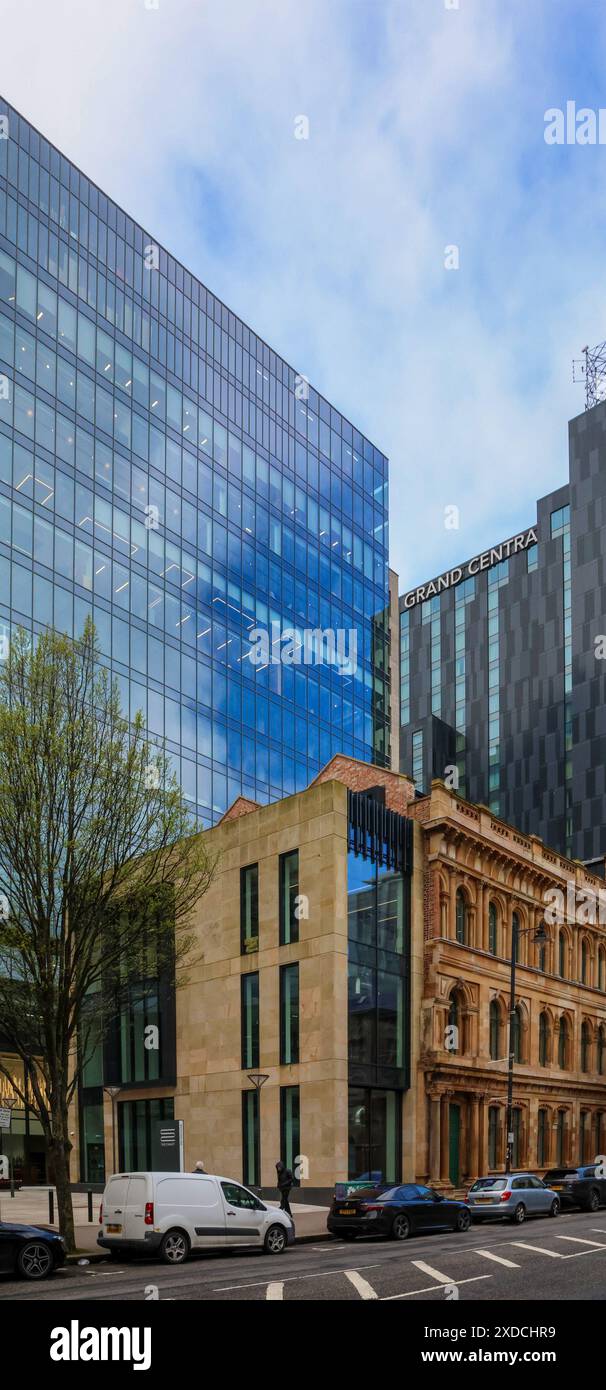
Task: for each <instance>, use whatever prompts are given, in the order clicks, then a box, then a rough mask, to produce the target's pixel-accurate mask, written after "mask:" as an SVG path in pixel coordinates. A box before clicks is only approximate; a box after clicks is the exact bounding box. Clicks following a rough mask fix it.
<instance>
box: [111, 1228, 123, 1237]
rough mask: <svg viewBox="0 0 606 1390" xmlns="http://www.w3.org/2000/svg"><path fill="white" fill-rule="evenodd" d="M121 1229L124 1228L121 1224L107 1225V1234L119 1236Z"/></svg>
mask: <svg viewBox="0 0 606 1390" xmlns="http://www.w3.org/2000/svg"><path fill="white" fill-rule="evenodd" d="M121 1230H122V1227H121V1226H108V1227H107V1234H108V1236H119V1235H120V1231H121Z"/></svg>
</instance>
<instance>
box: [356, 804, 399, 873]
mask: <svg viewBox="0 0 606 1390" xmlns="http://www.w3.org/2000/svg"><path fill="white" fill-rule="evenodd" d="M347 821H348V826H347V845H348V849H350V850H353V852H354V854H362V855H364V856H365V857H366V858H368V859H370V860H372V862H373V863H379V864H383V865H385V867H386V868H388V869H394V870H395V871H396V873H402V874H410V873H411V872H412V822H411V821H410V820H408V819H407V817H406V816H400V815H398V813H397V811H390V810H388V808H387V807H386V806H385V805H384V804H383V803H382V802H381V801H378V800H377V798H376V797H375V796H373V795H369V793H368V792H352V791H348V793H347Z"/></svg>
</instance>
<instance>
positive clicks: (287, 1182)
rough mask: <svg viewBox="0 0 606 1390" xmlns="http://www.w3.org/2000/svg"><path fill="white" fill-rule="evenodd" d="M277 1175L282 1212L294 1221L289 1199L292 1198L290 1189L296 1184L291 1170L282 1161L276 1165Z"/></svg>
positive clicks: (279, 1160)
mask: <svg viewBox="0 0 606 1390" xmlns="http://www.w3.org/2000/svg"><path fill="white" fill-rule="evenodd" d="M276 1173H277V1175H278V1192H279V1193H280V1211H285V1212H286V1213H287V1215H288V1216H290V1218H291V1220H292V1212H291V1210H290V1203H289V1201H288V1198H289V1197H290V1189H291V1187H292V1185H293V1182H294V1178H293V1175H292V1173H291V1171H290V1168H287V1167H286V1166H285V1164H284V1163H283V1162H282V1159H278V1162H277V1163H276Z"/></svg>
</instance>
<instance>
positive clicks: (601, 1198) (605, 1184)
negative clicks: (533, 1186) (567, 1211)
mask: <svg viewBox="0 0 606 1390" xmlns="http://www.w3.org/2000/svg"><path fill="white" fill-rule="evenodd" d="M544 1182H546V1183H547V1186H548V1187H551V1188H553V1190H554V1192H557V1193H558V1194H559V1198H560V1202H561V1204H562V1206H563V1207H580V1208H581V1210H582V1211H597V1209H598V1207H603V1206H606V1178H599V1177H596V1165H595V1163H591V1164H589V1166H586V1165H585V1166H580V1167H579V1168H550V1170H549V1172H548V1173H546V1174H545V1177H544Z"/></svg>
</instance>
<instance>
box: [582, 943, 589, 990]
mask: <svg viewBox="0 0 606 1390" xmlns="http://www.w3.org/2000/svg"><path fill="white" fill-rule="evenodd" d="M587 961H588V952H587V942H586V940H585V938H584V937H583V940H582V942H581V984H582V985H586V984H587Z"/></svg>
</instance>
